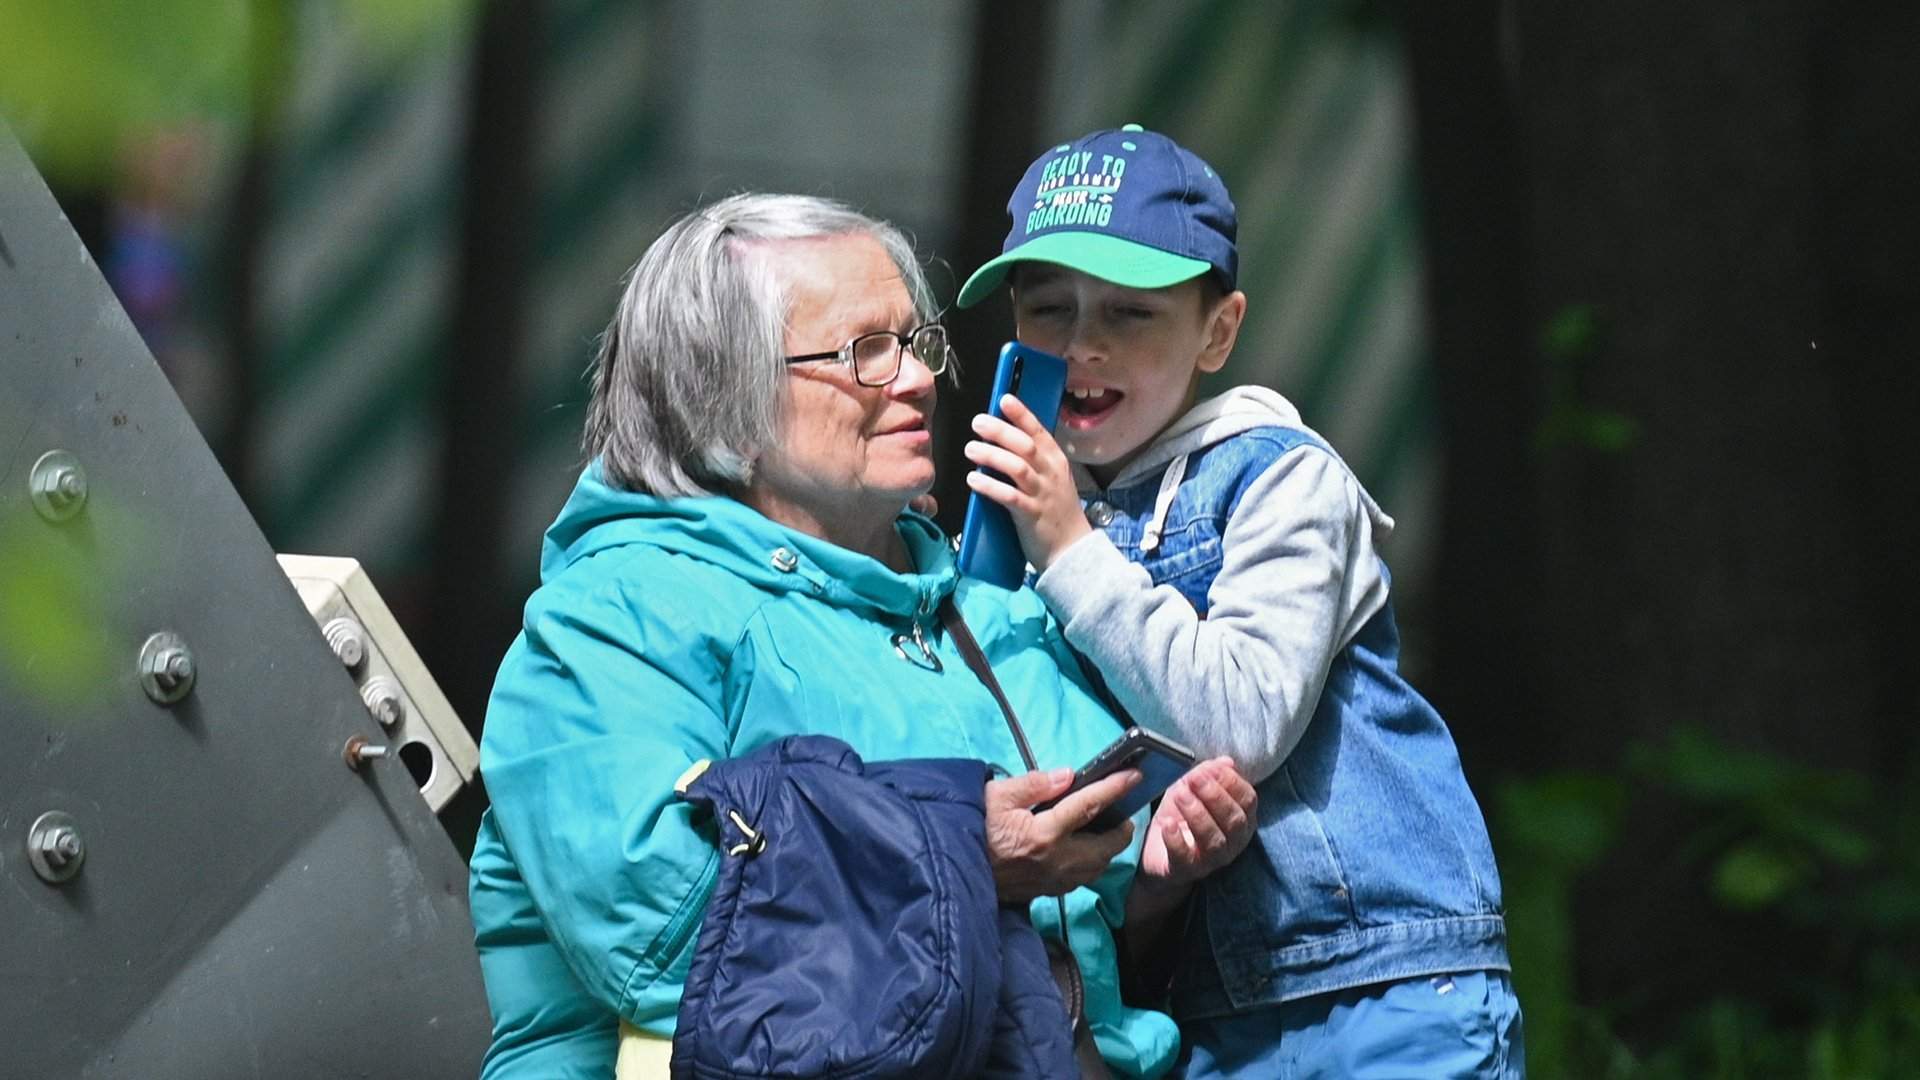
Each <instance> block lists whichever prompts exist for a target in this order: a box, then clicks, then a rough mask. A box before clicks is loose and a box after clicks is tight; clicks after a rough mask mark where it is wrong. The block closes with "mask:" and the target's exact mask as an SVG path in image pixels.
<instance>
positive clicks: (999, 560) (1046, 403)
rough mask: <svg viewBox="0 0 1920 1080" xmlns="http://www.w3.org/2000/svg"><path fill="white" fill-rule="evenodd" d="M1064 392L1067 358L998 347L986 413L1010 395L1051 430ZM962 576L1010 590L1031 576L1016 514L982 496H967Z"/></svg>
mask: <svg viewBox="0 0 1920 1080" xmlns="http://www.w3.org/2000/svg"><path fill="white" fill-rule="evenodd" d="M1066 391H1067V362H1066V361H1065V360H1062V359H1060V358H1059V357H1057V356H1055V355H1053V354H1052V353H1044V352H1041V351H1040V350H1039V349H1035V348H1032V347H1030V346H1027V345H1022V344H1020V343H1019V342H1017V341H1009V342H1007V343H1006V345H1004V346H1002V347H1001V349H1000V366H999V367H998V368H996V369H995V370H994V375H993V394H992V396H991V397H989V398H987V413H988V414H989V415H991V416H996V417H997V416H1000V399H1001V398H1003V397H1005V396H1006V395H1008V394H1012V395H1013V396H1014V397H1017V398H1019V399H1020V403H1021V404H1022V405H1025V406H1026V407H1027V408H1028V409H1030V410H1032V412H1033V415H1034V416H1037V417H1039V418H1040V423H1042V424H1044V425H1045V426H1046V429H1047V430H1048V431H1052V430H1053V425H1054V422H1055V421H1057V420H1059V418H1060V399H1061V398H1062V397H1063V396H1065V394H1066ZM985 471H986V473H987V475H988V476H992V477H995V478H996V479H1001V480H1004V479H1006V477H1004V476H1001V475H1000V474H999V473H997V472H995V471H993V470H992V469H987V470H985ZM960 572H961V573H963V574H965V575H967V576H968V577H971V578H978V579H979V580H981V581H988V582H992V583H993V584H995V585H998V586H1000V587H1002V588H1006V589H1013V588H1018V587H1019V585H1020V583H1021V582H1022V581H1024V580H1026V576H1027V556H1026V554H1025V553H1024V552H1022V551H1021V550H1020V534H1019V533H1018V532H1017V531H1015V529H1014V527H1013V517H1012V515H1010V514H1008V513H1007V509H1006V507H1004V506H1001V505H1000V504H999V503H997V502H994V501H993V500H992V499H989V498H986V497H984V496H982V495H980V494H979V493H978V492H974V493H971V494H970V495H969V496H968V499H967V520H966V523H965V524H964V525H962V526H961V528H960Z"/></svg>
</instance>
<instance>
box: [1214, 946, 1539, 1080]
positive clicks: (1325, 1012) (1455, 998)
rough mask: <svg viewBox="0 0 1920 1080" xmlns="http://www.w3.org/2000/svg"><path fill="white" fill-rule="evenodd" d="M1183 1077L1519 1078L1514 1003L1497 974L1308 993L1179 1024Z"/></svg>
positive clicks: (1521, 1054)
mask: <svg viewBox="0 0 1920 1080" xmlns="http://www.w3.org/2000/svg"><path fill="white" fill-rule="evenodd" d="M1181 1037H1182V1040H1183V1041H1184V1042H1185V1043H1186V1044H1187V1048H1188V1049H1187V1055H1186V1058H1187V1063H1186V1071H1185V1073H1184V1074H1183V1075H1185V1076H1186V1077H1187V1080H1203V1078H1205V1080H1210V1078H1213V1077H1235V1078H1245V1080H1252V1078H1254V1077H1258V1078H1260V1080H1282V1078H1285V1080H1293V1078H1296V1077H1298V1078H1306V1077H1327V1078H1333V1077H1355V1078H1364V1077H1378V1078H1382V1080H1386V1078H1394V1080H1402V1078H1406V1077H1422V1078H1428V1077H1431V1078H1434V1080H1440V1078H1446V1077H1463V1078H1464V1077H1474V1078H1479V1077H1499V1078H1502V1080H1506V1078H1512V1080H1522V1078H1524V1077H1525V1076H1526V1071H1527V1069H1526V1052H1525V1048H1524V1046H1523V1044H1522V1042H1521V1037H1520V1002H1519V999H1517V998H1515V997H1514V995H1513V984H1512V982H1511V981H1509V980H1508V978H1507V975H1506V973H1505V972H1501V971H1473V972H1464V973H1460V974H1455V975H1437V976H1434V977H1432V978H1427V977H1421V978H1416V979H1408V980H1406V981H1404V982H1397V983H1378V984H1375V985H1373V986H1360V987H1355V988H1353V989H1351V990H1338V991H1334V992H1333V993H1328V994H1316V995H1314V996H1313V997H1309V998H1302V999H1300V1000H1299V1001H1289V1002H1285V1003H1284V1004H1280V1005H1272V1006H1268V1007H1266V1008H1262V1009H1255V1010H1253V1011H1251V1012H1244V1013H1236V1014H1234V1015H1232V1016H1222V1017H1216V1018H1213V1019H1210V1020H1200V1021H1196V1022H1191V1023H1188V1024H1185V1025H1183V1026H1182V1030H1181Z"/></svg>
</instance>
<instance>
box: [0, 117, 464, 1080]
mask: <svg viewBox="0 0 1920 1080" xmlns="http://www.w3.org/2000/svg"><path fill="white" fill-rule="evenodd" d="M54 448H62V449H66V450H69V451H71V452H72V453H73V454H74V455H75V456H76V457H77V458H78V459H79V461H80V463H81V464H82V466H83V467H84V469H85V471H86V477H87V481H88V486H89V492H88V495H87V499H86V502H85V505H84V508H83V509H81V511H80V512H79V513H78V514H77V515H76V516H74V517H73V518H71V519H70V520H67V521H63V522H58V523H54V522H49V521H48V520H46V519H45V518H44V517H43V515H41V514H40V513H38V512H37V511H36V509H35V507H34V504H33V501H32V499H31V498H30V496H29V486H28V473H29V471H30V469H31V467H32V465H33V463H34V462H35V461H36V460H37V459H38V458H39V456H40V455H41V454H42V453H43V452H44V451H46V450H49V449H54ZM158 631H172V632H174V633H176V634H179V635H180V636H181V637H183V638H184V639H185V640H186V642H187V644H188V645H189V647H190V648H191V650H192V651H193V654H194V657H195V660H196V662H197V664H196V667H197V671H196V677H195V682H194V685H193V690H192V692H191V693H190V694H188V695H187V697H186V698H185V700H183V701H181V702H180V703H179V704H177V705H174V706H171V707H168V706H162V705H159V704H156V703H155V702H153V701H152V700H150V699H149V698H148V696H147V695H146V694H145V693H144V692H143V690H142V688H141V683H140V679H139V675H138V670H137V660H138V657H139V654H140V650H141V646H142V643H143V642H144V641H145V640H146V639H147V638H148V636H149V635H151V634H153V633H155V632H158ZM356 734H358V735H363V736H366V737H367V738H369V739H371V740H373V741H375V742H379V741H381V739H382V732H381V731H380V729H379V726H378V724H376V723H375V722H374V721H373V719H372V718H371V717H370V716H369V715H368V713H367V710H366V707H365V706H364V705H362V703H361V701H360V699H359V697H358V695H357V694H356V693H355V688H354V685H353V681H352V679H351V678H350V677H349V676H348V674H347V673H346V672H345V671H344V670H343V669H342V667H341V665H340V663H339V662H338V661H337V660H336V659H335V658H334V657H333V655H332V653H331V652H329V651H328V648H327V646H326V644H325V642H324V641H323V639H322V638H321V635H320V631H319V629H318V628H317V627H316V626H315V625H314V623H313V620H312V619H311V618H309V617H308V615H307V612H306V609H305V607H304V606H303V605H302V604H301V602H300V599H299V597H298V595H297V594H296V593H295V591H294V589H293V586H292V585H290V584H289V583H288V581H287V579H286V576H285V574H283V573H282V572H281V570H280V567H279V565H278V564H277V563H276V562H275V560H274V554H273V552H272V551H271V550H270V549H269V547H268V545H267V542H266V539H265V538H264V537H263V536H262V535H261V533H260V531H259V529H258V528H257V527H256V526H255V525H254V522H253V519H252V517H251V516H250V515H249V514H248V512H247V510H246V507H245V506H244V505H242V503H241V502H240V500H239V498H238V496H237V495H236V494H235V492H234V490H233V488H232V485H231V484H229V483H228V481H227V478H226V476H225V474H224V473H223V472H222V471H221V469H220V467H219V465H218V464H217V463H216V462H215V460H214V458H213V455H212V454H211V453H210V452H209V450H208V449H207V446H206V444H205V442H204V441H203V440H202V439H201V437H200V435H199V433H198V431H197V430H196V429H195V428H194V426H193V423H192V422H191V420H189V418H188V416H187V414H186V412H185V410H184V409H183V408H182V407H181V405H180V402H179V400H178V399H177V398H176V397H175V396H174V394H173V391H172V389H171V388H170V387H169V386H168V384H167V382H166V379H165V378H164V376H163V375H162V373H161V372H160V370H159V368H158V367H157V366H156V365H155V364H154V362H153V360H152V358H151V357H150V356H149V354H148V353H147V350H146V348H145V347H144V345H142V343H141V341H140V339H139V337H138V335H137V334H136V333H135V331H134V329H133V326H132V324H131V323H130V322H129V321H128V320H127V317H126V315H125V313H124V312H122V311H121V309H120V306H119V304H118V303H117V302H116V301H115V300H114V298H113V296H112V294H111V293H110V292H109V291H108V289H107V286H106V284H105V282H104V281H103V280H102V279H101V277H100V274H99V272H98V271H97V270H96V269H95V267H94V265H93V262H92V260H91V259H90V258H89V257H88V256H87V253H86V251H85V250H84V249H83V247H82V246H81V243H80V241H79V239H78V237H76V236H75V235H74V233H73V231H72V229H71V228H70V227H69V226H68V224H67V222H66V219H65V217H64V216H63V215H62V214H61V213H60V210H59V208H58V207H57V206H56V205H55V203H54V201H53V199H52V197H51V196H50V195H49V193H48V192H47V190H46V187H45V185H44V184H42V183H41V181H40V178H39V176H38V174H37V173H36V172H35V171H34V168H33V166H32V164H31V163H30V162H29V161H28V160H27V158H26V156H25V154H24V153H23V152H22V151H21V149H20V147H19V145H18V144H17V143H16V142H15V141H14V140H13V138H12V136H11V135H10V134H9V133H7V132H6V131H5V129H4V127H0V1076H5V1077H14V1076H19V1077H35V1078H40V1077H59V1076H80V1075H84V1076H89V1077H94V1076H98V1077H118V1076H127V1077H136V1076H137V1077H142V1078H168V1077H181V1078H188V1077H191V1078H193V1080H208V1078H218V1077H229V1076H233V1077H301V1076H329V1077H333V1076H379V1077H385V1076H422V1077H426V1076H448V1077H453V1076H461V1077H468V1076H472V1075H474V1073H475V1072H476V1071H477V1068H478V1063H479V1059H480V1055H481V1054H482V1053H483V1052H484V1050H485V1047H486V1042H487V1030H488V1018H487V1012H486V1004H485V998H484V995H483V993H482V989H481V984H480V975H479V966H478V964H477V962H476V959H475V956H474V951H473V941H472V933H473V931H472V925H471V922H470V920H469V917H468V912H467V906H466V870H465V867H464V866H463V865H462V864H461V862H460V860H459V857H458V856H457V855H456V854H455V852H454V850H453V847H452V844H451V843H450V842H449V841H448V839H447V837H446V835H445V833H444V832H442V831H441V829H440V827H439V825H438V824H437V823H436V821H435V820H434V817H433V815H432V814H431V812H430V811H429V810H428V808H427V806H426V804H425V803H424V802H423V801H422V800H421V798H420V794H419V792H418V791H416V790H415V788H414V785H413V783H412V782H411V780H410V778H409V777H408V775H407V772H406V769H405V767H404V766H403V765H402V764H401V763H400V762H399V761H398V760H397V759H393V758H389V759H387V760H385V761H378V762H372V763H370V765H369V767H368V768H366V769H365V770H363V771H360V772H355V771H352V770H350V769H349V768H347V766H346V764H345V763H344V762H343V760H342V757H341V749H342V747H343V746H344V744H345V743H346V741H347V739H348V738H349V737H350V736H352V735H356ZM49 810H59V811H64V812H66V813H67V814H70V815H71V816H72V817H73V819H74V821H75V824H76V826H77V828H78V830H79V832H80V834H81V836H82V837H83V838H84V841H85V845H86V851H85V856H84V860H83V861H82V863H81V870H80V873H79V874H78V875H77V876H75V877H74V878H73V879H72V880H70V881H67V882H65V883H64V884H58V885H55V884H49V883H47V882H45V881H43V880H42V879H41V877H40V876H39V875H38V874H36V873H35V870H34V868H33V867H32V866H31V865H29V858H28V855H27V835H28V829H29V826H30V825H31V824H32V823H33V822H34V821H35V820H36V819H37V818H38V817H39V815H41V814H42V813H44V812H46V811H49Z"/></svg>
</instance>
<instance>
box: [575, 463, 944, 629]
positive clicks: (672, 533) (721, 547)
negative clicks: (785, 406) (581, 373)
mask: <svg viewBox="0 0 1920 1080" xmlns="http://www.w3.org/2000/svg"><path fill="white" fill-rule="evenodd" d="M894 527H895V528H896V529H898V530H899V532H900V536H901V539H902V540H904V541H905V542H906V545H907V551H908V553H909V555H910V556H911V557H912V559H913V562H914V565H915V566H916V567H917V568H918V569H917V571H916V572H914V573H907V574H900V573H895V572H894V571H893V570H891V569H888V568H887V566H886V565H885V564H884V563H882V562H880V561H879V560H877V559H874V558H872V557H870V556H868V555H864V554H861V553H860V552H856V551H851V550H848V549H847V548H843V547H840V546H838V545H836V544H832V543H829V542H827V541H825V540H822V539H820V538H818V537H815V536H810V535H808V534H806V533H803V532H800V531H799V530H796V529H792V528H789V527H787V526H785V525H782V524H780V523H778V522H776V521H773V520H771V519H770V518H768V517H766V516H765V515H763V514H761V513H760V512H759V511H758V510H755V509H753V508H752V507H750V506H748V505H746V504H745V503H743V502H740V501H739V500H737V499H732V498H728V497H726V496H719V495H716V496H701V497H688V498H661V497H659V496H656V495H648V494H645V493H642V492H636V491H627V490H624V489H622V488H617V487H614V486H612V485H611V484H608V483H607V482H606V479H605V477H604V476H603V475H602V474H601V471H600V463H599V462H598V461H595V462H593V463H592V464H590V465H588V466H587V468H586V469H585V471H583V472H582V473H581V474H580V479H579V482H578V483H576V484H575V485H574V488H573V494H572V495H571V496H570V497H569V498H568V499H567V503H566V505H565V506H564V507H562V508H561V510H560V516H559V517H557V518H555V519H554V522H553V524H552V525H551V526H549V527H548V528H547V533H546V538H545V539H544V541H543V542H542V544H541V550H540V580H541V581H542V582H543V583H545V582H549V581H552V580H553V579H554V578H556V577H558V576H559V575H560V574H561V573H562V572H563V571H565V570H567V569H568V568H570V567H572V566H574V565H575V564H577V563H580V562H581V561H583V560H585V559H588V558H590V557H592V556H594V555H598V554H600V553H602V552H605V551H609V550H611V549H614V548H619V547H624V546H627V545H633V544H638V545H645V546H648V547H653V548H657V549H659V550H662V551H668V552H672V553H674V554H678V555H684V556H687V557H689V558H692V559H696V560H699V561H701V562H705V563H709V564H711V565H713V566H715V567H717V568H719V569H721V570H724V571H726V572H728V573H730V574H733V575H735V576H737V577H740V578H743V579H745V580H746V581H748V582H750V583H752V584H753V585H755V586H758V587H759V588H762V589H766V590H768V591H771V592H791V591H796V590H797V591H805V592H808V593H811V594H813V595H815V596H817V597H819V598H821V599H823V600H826V601H827V602H829V603H832V604H834V605H836V606H840V607H853V608H871V609H877V610H879V611H882V612H886V613H889V614H894V615H907V616H911V615H915V614H921V615H924V614H926V613H928V612H931V611H932V610H933V609H934V607H935V606H937V605H938V604H939V602H940V600H941V598H942V597H944V596H946V595H947V594H948V593H950V592H952V591H953V588H954V582H955V580H956V577H957V574H956V571H955V569H954V559H953V549H952V547H951V546H950V545H949V544H948V542H947V538H946V535H945V534H944V533H942V532H941V531H940V527H939V526H938V525H935V524H934V523H933V521H932V520H931V519H929V518H926V517H923V516H921V515H919V514H916V513H912V512H911V511H909V512H905V513H902V514H901V515H900V517H899V518H898V519H897V520H896V521H895V523H894Z"/></svg>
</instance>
